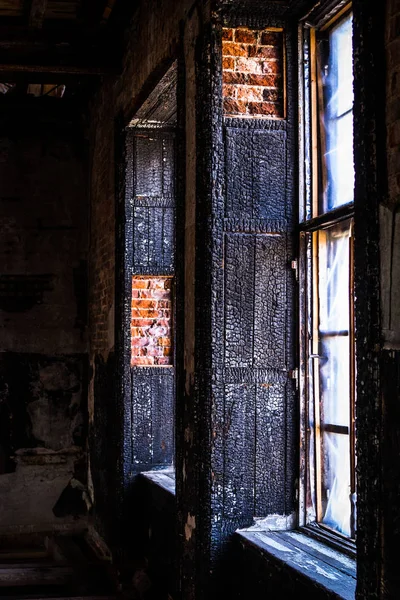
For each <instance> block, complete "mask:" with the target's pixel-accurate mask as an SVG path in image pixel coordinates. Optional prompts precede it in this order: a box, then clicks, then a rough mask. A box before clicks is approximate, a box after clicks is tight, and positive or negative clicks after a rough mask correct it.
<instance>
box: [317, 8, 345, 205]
mask: <svg viewBox="0 0 400 600" xmlns="http://www.w3.org/2000/svg"><path fill="white" fill-rule="evenodd" d="M352 53H353V52H352V16H351V15H350V16H349V17H348V18H346V19H345V20H344V21H342V22H341V23H340V24H339V25H337V26H336V27H334V28H333V29H332V30H331V31H330V32H329V34H328V38H325V39H323V40H321V41H320V43H319V56H318V64H319V68H320V75H319V79H318V83H319V87H320V93H319V98H320V99H322V106H320V113H321V114H320V159H321V160H320V162H321V177H320V181H321V188H322V189H321V191H322V193H321V206H320V212H326V211H328V210H332V209H333V208H337V207H338V206H342V205H343V204H347V203H349V202H353V200H354V164H353V98H354V96H353V60H352Z"/></svg>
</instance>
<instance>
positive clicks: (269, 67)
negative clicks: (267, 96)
mask: <svg viewBox="0 0 400 600" xmlns="http://www.w3.org/2000/svg"><path fill="white" fill-rule="evenodd" d="M262 72H263V73H267V74H271V75H279V74H280V73H281V72H282V65H281V64H280V63H279V62H278V61H277V60H264V61H263V62H262Z"/></svg>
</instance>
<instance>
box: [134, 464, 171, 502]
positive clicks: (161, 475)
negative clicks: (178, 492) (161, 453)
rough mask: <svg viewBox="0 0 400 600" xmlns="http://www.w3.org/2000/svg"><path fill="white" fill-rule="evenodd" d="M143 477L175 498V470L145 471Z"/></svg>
mask: <svg viewBox="0 0 400 600" xmlns="http://www.w3.org/2000/svg"><path fill="white" fill-rule="evenodd" d="M141 475H142V477H145V478H146V479H148V480H149V481H151V482H152V483H154V484H155V485H157V486H159V487H161V488H162V489H163V490H165V491H166V492H168V493H169V494H172V495H173V496H175V469H172V468H168V469H161V470H160V471H143V472H142V473H141Z"/></svg>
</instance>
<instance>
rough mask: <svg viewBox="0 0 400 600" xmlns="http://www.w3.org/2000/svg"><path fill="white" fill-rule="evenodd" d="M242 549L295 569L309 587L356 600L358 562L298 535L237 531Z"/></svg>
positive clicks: (291, 532)
mask: <svg viewBox="0 0 400 600" xmlns="http://www.w3.org/2000/svg"><path fill="white" fill-rule="evenodd" d="M236 534H237V535H238V536H239V537H240V539H241V542H242V544H243V546H246V545H247V546H253V548H254V547H255V548H256V549H257V550H259V551H260V552H261V554H264V555H265V557H266V558H268V559H271V558H272V559H273V560H274V561H275V562H278V563H280V564H282V565H284V566H285V567H286V568H289V569H292V570H293V571H295V572H296V574H297V575H298V576H299V577H301V578H302V579H303V580H304V579H306V580H308V581H309V583H310V585H314V586H318V587H320V588H323V590H324V591H325V592H326V593H327V594H329V595H332V597H334V598H341V599H343V600H354V597H355V589H356V561H355V559H352V558H350V557H348V556H346V555H345V554H342V553H341V552H338V551H337V550H334V549H332V548H330V547H329V546H326V545H325V544H322V543H321V542H318V541H316V540H314V539H312V538H310V537H309V536H307V535H305V534H303V533H300V532H298V531H279V532H272V531H260V530H257V529H253V528H249V529H245V530H238V531H237V532H236Z"/></svg>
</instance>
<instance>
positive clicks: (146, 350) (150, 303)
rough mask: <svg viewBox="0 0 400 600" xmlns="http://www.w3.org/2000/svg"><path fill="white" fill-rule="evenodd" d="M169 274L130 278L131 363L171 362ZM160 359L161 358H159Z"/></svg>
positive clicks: (163, 364) (147, 364) (170, 283)
mask: <svg viewBox="0 0 400 600" xmlns="http://www.w3.org/2000/svg"><path fill="white" fill-rule="evenodd" d="M171 286H172V281H171V278H170V277H144V276H142V277H141V276H137V277H133V279H132V290H133V291H134V290H139V296H138V297H135V296H132V318H131V364H132V366H137V367H140V366H150V365H154V366H157V365H162V366H166V365H169V364H172V362H171V361H172V352H171V353H169V354H166V353H165V352H164V350H165V348H171V346H172V336H171ZM160 361H161V362H160Z"/></svg>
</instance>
